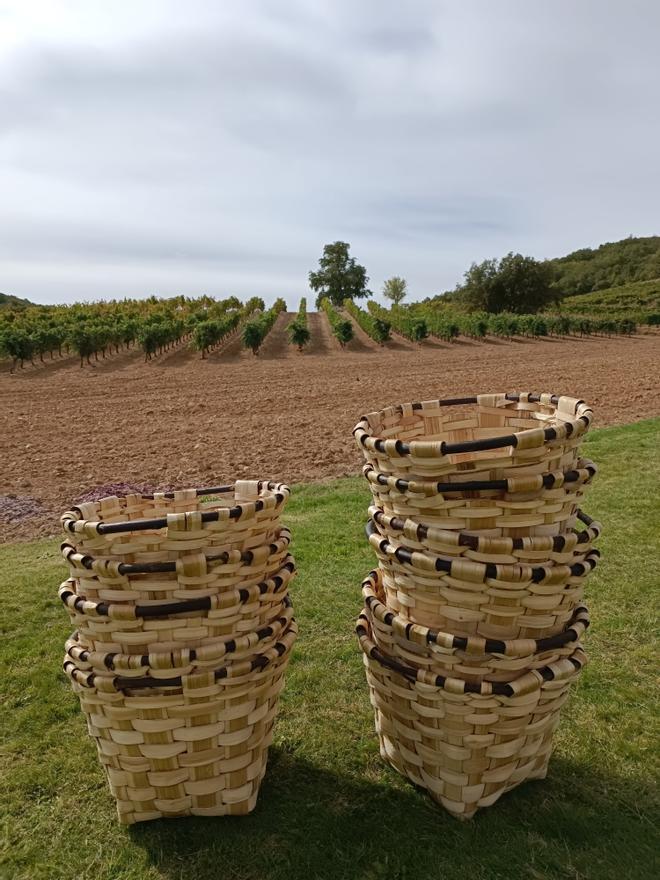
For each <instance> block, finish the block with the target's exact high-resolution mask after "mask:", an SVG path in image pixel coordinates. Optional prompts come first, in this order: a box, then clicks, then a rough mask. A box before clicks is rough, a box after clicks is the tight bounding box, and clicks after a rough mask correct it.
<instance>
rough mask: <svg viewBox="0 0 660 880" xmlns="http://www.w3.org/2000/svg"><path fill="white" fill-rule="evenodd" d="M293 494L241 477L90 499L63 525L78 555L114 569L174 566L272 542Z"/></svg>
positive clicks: (285, 488)
mask: <svg viewBox="0 0 660 880" xmlns="http://www.w3.org/2000/svg"><path fill="white" fill-rule="evenodd" d="M289 494H290V490H289V487H288V486H285V485H284V484H282V483H273V482H267V481H261V480H239V481H237V482H236V483H235V484H234V485H233V486H217V487H213V488H208V489H182V490H180V491H176V492H157V493H155V494H154V495H127V496H126V497H124V498H117V497H115V496H111V497H108V498H103V499H102V500H101V501H89V502H87V503H85V504H79V505H78V506H77V507H74V508H72V509H71V510H69V511H67V512H66V513H65V514H64V515H63V516H62V520H61V522H62V528H63V529H64V533H65V535H66V537H67V541H68V543H70V544H72V545H73V546H74V547H75V549H76V551H77V552H79V553H82V554H91V555H92V556H96V557H105V558H106V559H108V560H109V561H112V562H113V563H116V564H118V563H122V562H123V563H137V564H142V563H160V562H170V561H172V560H176V559H179V558H181V557H183V556H188V555H191V554H199V553H204V554H206V555H208V556H213V555H220V554H222V553H225V552H228V551H232V550H238V551H241V552H244V551H247V550H251V549H253V548H258V547H261V546H263V545H267V544H270V543H271V542H272V541H273V540H274V538H276V537H277V535H278V533H279V521H280V515H281V513H282V510H283V508H284V505H285V503H286V501H287V499H288V497H289Z"/></svg>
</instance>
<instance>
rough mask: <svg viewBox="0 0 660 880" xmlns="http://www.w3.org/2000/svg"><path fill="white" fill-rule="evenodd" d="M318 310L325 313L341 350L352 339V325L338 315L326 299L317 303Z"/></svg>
mask: <svg viewBox="0 0 660 880" xmlns="http://www.w3.org/2000/svg"><path fill="white" fill-rule="evenodd" d="M319 308H320V310H321V311H322V312H325V314H326V316H327V318H328V321H329V322H330V329H331V330H332V333H333V335H334V337H335V339H337V341H338V342H339V344H340V345H341V347H342V348H343V347H344V346H345V345H346V343H347V342H350V341H351V339H352V338H353V324H352V323H351V322H350V321H349V320H348V318H345V317H344V316H343V315H342V314H340V313H339V312H338V311H337V309H336V308H335V307H334V306H333V304H332V303H331V302H330V300H329V299H328V298H327V297H324V298H323V299H322V300H321V301H320V302H319Z"/></svg>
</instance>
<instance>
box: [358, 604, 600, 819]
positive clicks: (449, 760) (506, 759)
mask: <svg viewBox="0 0 660 880" xmlns="http://www.w3.org/2000/svg"><path fill="white" fill-rule="evenodd" d="M357 635H358V638H359V642H360V647H361V649H362V652H363V659H364V663H365V666H366V672H367V681H368V683H369V690H370V696H371V702H372V705H373V707H374V712H375V722H376V733H377V734H378V738H379V740H380V751H381V755H382V757H383V758H384V759H385V760H386V761H387V762H388V763H389V764H391V765H392V767H394V769H395V770H397V771H398V772H399V773H401V774H402V775H404V776H406V777H407V778H408V779H410V780H411V781H412V782H414V783H415V784H416V785H419V786H421V787H422V788H425V789H426V790H427V791H428V792H429V794H430V795H431V797H433V798H434V799H435V800H436V801H438V802H439V803H440V804H442V806H443V807H445V809H447V810H448V811H449V812H450V813H451V814H452V815H454V816H457V817H459V818H461V819H468V818H470V817H471V816H473V815H474V813H475V812H476V811H477V810H478V809H480V808H482V807H488V806H491V805H492V804H494V803H495V801H496V800H497V799H498V798H499V797H500V796H501V795H502V794H504V793H505V792H506V791H509V790H510V789H512V788H514V787H515V786H517V785H520V783H522V782H525V781H526V780H528V779H542V778H543V777H545V775H546V773H547V769H548V762H549V759H550V755H551V752H552V738H553V733H554V730H555V728H556V727H557V724H558V723H559V714H560V710H561V707H562V705H563V704H564V702H565V701H566V699H567V697H568V693H569V689H570V686H571V684H572V683H573V682H574V681H575V680H576V679H577V677H578V675H579V672H580V669H581V668H582V666H583V665H584V663H585V662H586V657H585V655H584V652H583V651H582V649H581V648H580V647H576V649H575V651H574V652H573V654H572V655H571V656H570V657H566V658H563V659H561V660H559V661H558V662H556V663H551V664H549V665H548V666H545V667H543V668H542V669H535V670H532V671H530V672H525V673H523V674H522V675H521V676H519V677H518V678H516V679H515V680H514V681H512V682H508V683H498V682H495V683H490V682H484V683H482V684H481V685H473V684H470V683H468V682H465V681H463V680H460V679H456V678H448V677H443V676H434V675H432V674H429V673H427V672H424V671H421V670H415V669H412V668H410V667H407V666H405V665H404V664H402V663H400V662H398V661H396V660H394V659H392V658H390V657H387V656H386V655H385V654H383V653H382V652H381V651H380V650H379V648H378V647H377V646H376V645H375V643H374V642H373V640H372V638H371V633H370V631H369V626H368V622H367V621H366V620H365V619H364V617H362V616H361V617H360V619H359V621H358V625H357Z"/></svg>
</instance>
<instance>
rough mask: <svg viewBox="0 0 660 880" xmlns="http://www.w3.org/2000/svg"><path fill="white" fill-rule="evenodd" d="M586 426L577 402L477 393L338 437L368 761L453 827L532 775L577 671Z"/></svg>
mask: <svg viewBox="0 0 660 880" xmlns="http://www.w3.org/2000/svg"><path fill="white" fill-rule="evenodd" d="M591 419H592V411H591V409H590V407H589V406H587V405H586V404H585V403H584V402H583V401H581V400H578V399H576V398H570V397H560V396H557V395H552V394H538V393H532V392H526V393H507V394H482V395H477V396H475V397H465V398H453V399H448V400H435V401H425V402H422V403H411V404H402V405H399V406H392V407H388V408H387V409H384V410H382V411H380V412H375V413H369V414H368V415H366V416H363V417H362V418H361V419H360V421H359V422H358V424H357V425H356V426H355V429H354V431H353V434H354V437H355V440H356V442H357V445H358V448H359V449H360V450H361V452H362V454H363V456H364V459H365V461H366V464H365V466H364V469H363V472H364V476H365V478H366V480H367V482H368V484H369V487H370V489H371V493H372V498H373V504H372V506H371V507H370V508H369V517H370V518H369V522H368V524H367V537H368V540H369V543H370V544H371V546H372V548H373V550H374V552H375V555H376V559H377V560H378V569H377V570H376V571H373V572H371V573H370V575H369V576H368V577H367V578H366V579H365V581H364V582H363V585H362V595H363V600H364V609H363V611H362V613H361V615H360V617H359V618H358V623H357V627H356V632H357V635H358V639H359V643H360V647H361V649H362V652H363V658H364V663H365V667H366V672H367V681H368V684H369V690H370V695H371V702H372V705H373V707H374V713H375V723H376V732H377V734H378V737H379V740H380V750H381V755H382V756H383V758H384V759H385V760H386V761H387V762H388V763H390V764H391V765H392V766H393V767H394V768H395V769H396V770H398V771H399V772H400V773H402V774H403V775H405V776H407V777H408V778H409V779H410V780H412V781H413V782H414V783H416V784H417V785H420V786H422V787H423V788H426V789H427V790H428V792H429V793H430V794H431V796H432V797H433V798H434V799H435V800H437V801H438V802H439V803H440V804H442V805H443V806H444V807H445V808H446V809H447V810H448V811H449V812H450V813H452V814H453V815H455V816H458V817H460V818H469V817H471V816H472V815H474V813H475V812H476V811H477V809H480V808H482V807H486V806H490V805H492V804H493V803H494V802H495V801H496V800H497V798H498V797H500V796H501V795H502V794H503V793H504V792H506V791H509V790H510V789H511V788H513V787H515V786H516V785H519V784H520V783H521V782H524V781H525V780H527V779H534V778H542V777H544V776H545V774H546V772H547V767H548V761H549V759H550V755H551V752H552V737H553V732H554V730H555V728H556V726H557V724H558V723H559V714H560V709H561V706H562V705H563V703H564V702H565V700H566V698H567V696H568V692H569V689H570V686H571V684H572V683H573V682H574V681H575V680H576V679H577V678H578V676H579V673H580V670H581V669H582V667H583V665H584V663H585V662H586V658H585V655H584V652H583V650H582V647H581V643H580V639H581V638H582V636H583V634H584V632H585V630H586V628H587V627H588V625H589V615H588V611H587V609H586V607H585V606H584V605H583V593H584V585H585V581H586V579H587V577H588V575H589V574H590V572H591V571H592V570H593V568H594V567H595V566H596V565H597V562H598V558H599V553H598V550H597V549H596V548H595V546H594V542H595V541H596V540H597V538H598V536H599V534H600V531H601V528H600V525H599V524H598V523H596V522H594V521H593V520H591V519H590V518H589V517H588V516H587V515H586V514H585V513H584V512H583V511H582V510H581V509H580V508H581V503H582V500H583V498H584V494H585V492H586V491H587V489H588V487H589V485H590V484H591V482H592V480H593V478H594V476H595V474H596V466H595V465H594V463H593V462H592V461H590V460H588V459H586V458H584V457H582V456H581V442H582V439H583V438H584V435H585V433H586V432H587V431H588V429H589V426H590V424H591Z"/></svg>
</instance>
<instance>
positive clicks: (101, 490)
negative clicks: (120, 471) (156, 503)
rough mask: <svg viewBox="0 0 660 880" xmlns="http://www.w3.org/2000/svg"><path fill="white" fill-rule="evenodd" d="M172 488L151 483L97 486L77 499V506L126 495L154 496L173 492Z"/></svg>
mask: <svg viewBox="0 0 660 880" xmlns="http://www.w3.org/2000/svg"><path fill="white" fill-rule="evenodd" d="M172 490H173V489H172V486H154V485H152V484H151V483H106V484H105V486H97V487H96V488H95V489H89V490H88V491H87V492H85V493H84V494H83V495H80V496H78V498H76V504H82V503H83V502H84V501H100V500H101V499H102V498H107V497H108V496H109V495H116V496H117V497H118V498H123V497H124V496H125V495H153V494H154V492H171V491H172Z"/></svg>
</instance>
